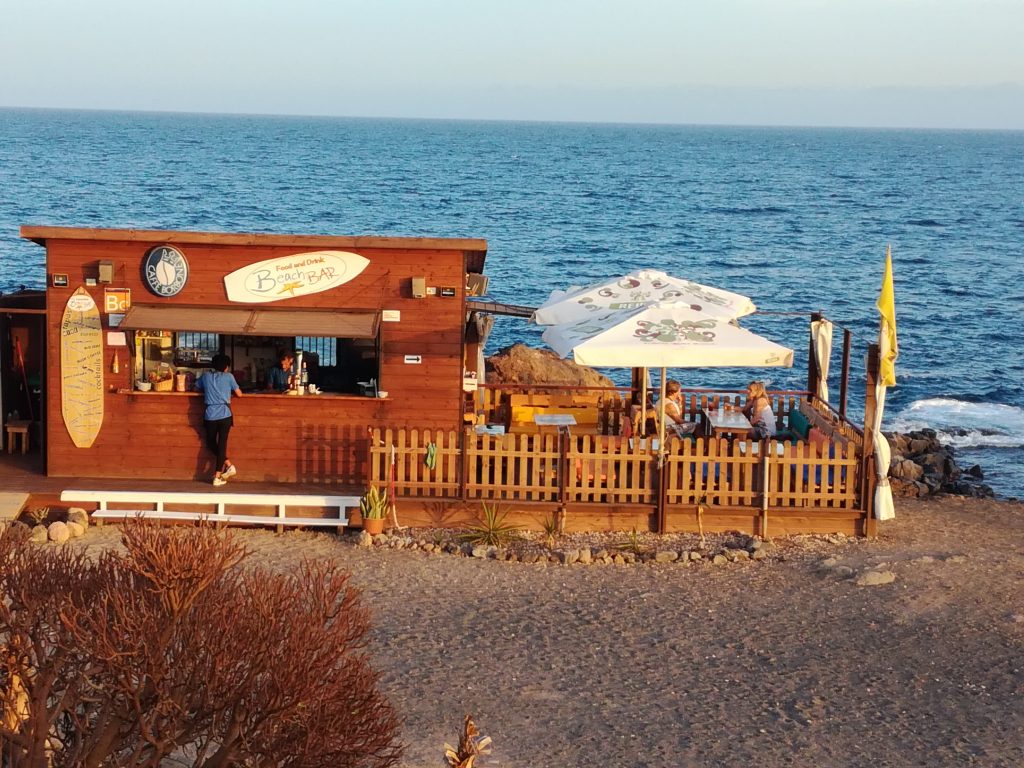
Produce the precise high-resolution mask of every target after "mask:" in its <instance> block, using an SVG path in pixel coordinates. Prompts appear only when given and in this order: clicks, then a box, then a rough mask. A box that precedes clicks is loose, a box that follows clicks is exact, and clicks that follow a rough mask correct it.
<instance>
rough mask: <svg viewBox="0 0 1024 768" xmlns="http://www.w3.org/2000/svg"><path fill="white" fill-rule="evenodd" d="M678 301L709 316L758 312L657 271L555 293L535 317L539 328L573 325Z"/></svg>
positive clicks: (733, 297) (746, 302)
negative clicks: (611, 312) (661, 303)
mask: <svg viewBox="0 0 1024 768" xmlns="http://www.w3.org/2000/svg"><path fill="white" fill-rule="evenodd" d="M669 300H671V301H676V302H679V303H681V304H684V305H689V306H690V307H691V308H692V309H694V310H696V311H698V312H703V313H704V314H706V315H714V316H716V317H725V318H728V319H733V318H737V317H743V316H744V315H749V314H751V313H752V312H755V311H756V310H757V307H755V306H754V302H752V301H751V300H750V299H749V298H748V297H746V296H741V295H740V294H738V293H732V292H730V291H723V290H722V289H720V288H711V287H709V286H706V285H701V284H700V283H695V282H693V281H692V280H684V279H682V278H678V277H672V276H671V275H667V274H665V273H664V272H660V271H658V270H655V269H638V270H636V271H634V272H630V273H629V274H627V275H623V276H622V277H617V278H612V279H609V280H604V281H602V282H600V283H594V284H593V285H589V286H587V287H585V288H580V287H576V286H573V287H571V288H569V289H568V290H566V291H553V292H552V293H551V296H550V297H549V298H548V300H547V301H545V302H544V303H543V304H542V305H541V306H539V307H538V308H537V309H536V310H535V311H534V313H533V322H535V323H537V324H538V325H558V324H561V323H573V322H577V321H579V320H585V319H587V318H588V317H594V316H596V315H599V314H602V313H604V312H608V311H615V310H631V309H637V308H639V307H642V306H644V305H646V304H654V303H657V302H659V301H669Z"/></svg>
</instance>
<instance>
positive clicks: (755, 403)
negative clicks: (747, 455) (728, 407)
mask: <svg viewBox="0 0 1024 768" xmlns="http://www.w3.org/2000/svg"><path fill="white" fill-rule="evenodd" d="M740 410H741V411H742V412H743V415H744V416H746V417H747V420H748V421H749V422H750V426H751V427H752V428H751V430H750V431H749V432H747V437H749V438H751V439H752V440H764V439H765V438H768V437H774V436H775V414H774V413H773V412H772V401H771V398H769V397H768V393H767V392H765V390H764V383H763V382H760V381H752V382H750V384H748V385H747V403H746V405H744V406H743V407H742V408H741V409H740Z"/></svg>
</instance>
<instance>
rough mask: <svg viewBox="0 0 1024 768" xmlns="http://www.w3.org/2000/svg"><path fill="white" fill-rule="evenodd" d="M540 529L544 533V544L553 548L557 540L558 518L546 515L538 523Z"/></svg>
mask: <svg viewBox="0 0 1024 768" xmlns="http://www.w3.org/2000/svg"><path fill="white" fill-rule="evenodd" d="M540 525H541V529H542V530H543V531H544V542H545V543H546V544H547V545H548V546H549V547H553V546H554V545H555V541H556V540H557V539H558V533H559V531H558V518H557V517H556V516H555V515H546V516H545V517H544V519H543V520H541V521H540Z"/></svg>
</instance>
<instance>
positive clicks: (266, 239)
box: [21, 225, 487, 272]
mask: <svg viewBox="0 0 1024 768" xmlns="http://www.w3.org/2000/svg"><path fill="white" fill-rule="evenodd" d="M21 236H22V237H23V238H25V239H26V240H32V241H33V242H35V243H38V244H39V245H42V246H45V245H46V241H47V240H127V241H130V242H131V241H138V242H153V243H197V244H212V245H283V246H296V247H300V248H307V247H313V248H326V247H331V248H401V249H406V250H417V249H423V250H428V249H429V250H449V251H450V250H454V251H462V252H464V253H465V255H466V266H467V268H468V270H469V271H470V272H482V271H483V268H484V259H485V258H486V257H487V241H486V240H481V239H477V238H440V237H437V238H435V237H377V236H373V235H360V236H357V237H351V236H349V237H344V236H335V235H277V234H264V233H256V232H248V233H238V232H234V233H232V232H187V231H186V232H183V231H177V230H166V229H104V228H100V227H45V226H32V225H24V226H22V227H21Z"/></svg>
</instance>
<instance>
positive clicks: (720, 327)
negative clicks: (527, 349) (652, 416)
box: [543, 301, 793, 455]
mask: <svg viewBox="0 0 1024 768" xmlns="http://www.w3.org/2000/svg"><path fill="white" fill-rule="evenodd" d="M543 339H544V341H546V342H547V343H548V345H549V346H550V347H551V348H552V349H553V350H555V352H557V353H558V354H559V355H560V356H561V357H569V356H570V355H571V356H572V358H573V360H575V361H576V362H577V363H580V364H582V365H593V366H601V367H622V368H654V367H660V368H661V401H660V404H659V405H660V415H659V419H658V424H659V427H658V435H659V438H660V440H659V446H661V447H660V448H659V455H660V454H661V453H662V451H663V447H664V445H665V435H664V430H665V369H666V368H724V367H739V368H759V367H771V366H777V367H787V368H788V367H790V366H792V365H793V350H791V349H788V348H786V347H783V346H782V345H780V344H776V343H775V342H774V341H771V340H769V339H766V338H764V337H763V336H758V335H757V334H756V333H751V332H750V331H748V330H745V329H743V328H740V327H739V326H736V325H733V324H732V323H730V322H729V321H728V320H726V319H725V318H721V317H709V316H708V315H705V314H703V313H701V312H696V311H694V310H693V309H691V308H690V307H689V306H687V305H685V304H681V303H679V302H673V301H662V302H658V303H657V304H651V305H647V306H643V307H640V308H639V309H634V310H632V311H619V312H605V313H602V314H599V315H596V316H594V317H591V318H588V319H586V320H582V321H580V322H576V323H568V324H566V325H555V326H551V327H550V328H548V329H547V330H546V331H544V334H543ZM642 407H643V406H642Z"/></svg>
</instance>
